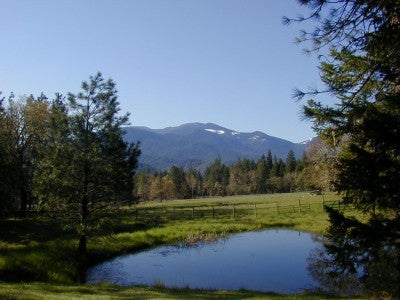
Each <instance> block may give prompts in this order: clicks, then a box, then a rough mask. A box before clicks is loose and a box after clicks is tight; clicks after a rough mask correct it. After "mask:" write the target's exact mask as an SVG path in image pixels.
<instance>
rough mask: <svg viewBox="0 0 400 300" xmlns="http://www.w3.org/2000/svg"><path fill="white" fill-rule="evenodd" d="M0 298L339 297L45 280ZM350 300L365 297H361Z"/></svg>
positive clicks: (0, 287)
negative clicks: (69, 283)
mask: <svg viewBox="0 0 400 300" xmlns="http://www.w3.org/2000/svg"><path fill="white" fill-rule="evenodd" d="M0 298H1V299H47V300H49V299H232V300H233V299H254V300H256V299H287V300H291V299H295V300H297V299H306V300H314V299H339V298H334V297H329V296H328V295H323V294H311V293H299V294H296V295H278V294H274V293H260V292H253V291H245V290H241V291H212V290H191V289H174V288H171V289H165V288H162V287H144V286H138V287H120V286H115V285H108V284H97V285H85V286H80V285H68V286H66V285H56V284H46V283H30V284H25V283H24V284H7V283H2V284H0ZM352 299H366V298H363V297H359V298H352Z"/></svg>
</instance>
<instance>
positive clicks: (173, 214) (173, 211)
mask: <svg viewBox="0 0 400 300" xmlns="http://www.w3.org/2000/svg"><path fill="white" fill-rule="evenodd" d="M172 220H175V206H173V207H172Z"/></svg>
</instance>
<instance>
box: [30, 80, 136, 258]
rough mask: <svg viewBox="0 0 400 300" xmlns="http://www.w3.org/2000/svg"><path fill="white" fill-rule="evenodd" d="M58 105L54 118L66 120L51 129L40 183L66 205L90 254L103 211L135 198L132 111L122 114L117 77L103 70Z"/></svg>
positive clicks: (82, 245)
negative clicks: (128, 131)
mask: <svg viewBox="0 0 400 300" xmlns="http://www.w3.org/2000/svg"><path fill="white" fill-rule="evenodd" d="M59 100H60V99H59ZM53 110H54V111H53V112H54V115H53V121H54V122H55V124H57V123H59V124H62V126H59V127H53V128H52V130H51V134H50V137H49V139H48V141H47V142H48V145H49V158H48V159H47V160H45V161H44V162H43V163H42V166H41V170H40V172H41V176H39V175H38V178H39V179H40V180H39V181H38V184H39V187H42V190H43V189H46V193H44V194H45V195H48V198H51V199H53V200H54V201H55V202H56V203H58V205H59V207H62V208H63V209H64V211H65V213H66V215H67V217H66V218H65V219H66V220H68V223H69V225H70V227H72V228H73V229H74V230H75V231H76V233H77V234H78V236H79V246H78V249H79V253H80V254H82V255H85V254H86V247H87V246H86V245H87V239H88V237H90V236H91V235H93V234H95V232H96V230H98V229H99V228H100V225H101V222H102V220H103V219H104V214H102V213H104V211H110V210H112V209H114V208H116V207H117V206H118V205H119V204H120V203H121V202H124V201H130V200H132V196H133V195H132V192H133V190H132V189H133V182H132V180H133V175H134V171H135V168H136V166H137V157H138V155H139V154H140V151H139V149H138V146H137V145H136V144H129V145H128V144H127V143H126V142H124V140H123V128H122V126H123V125H124V124H126V123H127V121H128V114H126V115H123V116H119V115H118V113H119V103H118V101H117V91H116V89H115V83H114V82H113V81H112V80H111V79H109V80H104V79H103V77H102V75H101V74H100V73H97V74H96V75H95V76H93V77H90V80H89V81H88V82H87V81H84V82H83V83H82V91H81V92H79V93H78V94H69V95H68V103H67V104H66V105H64V104H62V103H60V101H56V102H55V103H54V105H53ZM54 184H56V186H55V187H54V188H49V186H51V185H53V186H54Z"/></svg>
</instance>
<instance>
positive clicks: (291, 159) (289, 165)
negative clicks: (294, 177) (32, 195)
mask: <svg viewBox="0 0 400 300" xmlns="http://www.w3.org/2000/svg"><path fill="white" fill-rule="evenodd" d="M296 166H297V161H296V156H295V154H294V152H293V150H289V152H288V154H287V156H286V173H292V172H294V171H296Z"/></svg>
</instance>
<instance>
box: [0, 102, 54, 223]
mask: <svg viewBox="0 0 400 300" xmlns="http://www.w3.org/2000/svg"><path fill="white" fill-rule="evenodd" d="M1 118H2V121H1V122H2V123H3V124H2V128H1V135H2V139H3V141H2V144H3V146H2V148H3V151H5V153H4V155H5V156H4V158H3V163H4V164H5V165H4V167H5V170H6V169H8V174H7V177H8V179H5V181H4V184H5V185H4V188H5V190H7V195H8V197H9V199H8V201H9V204H11V203H13V204H12V208H13V209H16V208H17V206H19V210H20V211H21V213H22V215H25V213H26V211H27V209H28V208H29V207H30V206H31V205H32V204H33V195H32V181H33V174H34V170H35V166H36V160H37V155H38V152H39V151H40V148H41V147H43V140H44V137H45V134H46V127H47V122H48V102H47V98H46V97H45V96H44V95H41V96H40V97H38V98H34V97H33V96H30V97H21V98H20V99H19V100H15V98H14V96H13V95H11V96H10V97H9V100H8V104H7V106H5V107H3V109H2V117H1Z"/></svg>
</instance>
